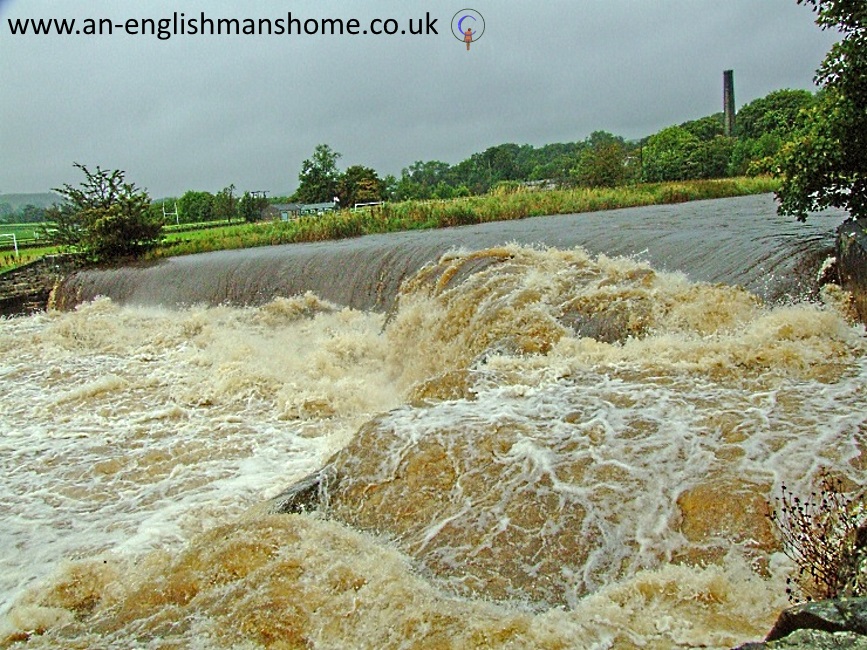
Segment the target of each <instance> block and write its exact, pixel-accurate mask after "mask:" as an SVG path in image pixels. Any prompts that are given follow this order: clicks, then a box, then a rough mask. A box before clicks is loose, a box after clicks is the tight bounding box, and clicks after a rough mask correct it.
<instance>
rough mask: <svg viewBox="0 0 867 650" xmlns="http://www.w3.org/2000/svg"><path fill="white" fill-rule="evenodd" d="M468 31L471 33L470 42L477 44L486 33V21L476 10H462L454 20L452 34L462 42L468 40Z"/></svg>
mask: <svg viewBox="0 0 867 650" xmlns="http://www.w3.org/2000/svg"><path fill="white" fill-rule="evenodd" d="M467 30H469V31H470V41H471V42H475V41H477V40H479V39H480V38H481V37H482V34H484V33H485V19H484V18H482V14H480V13H479V12H478V11H476V10H475V9H461V10H460V11H459V12H458V13H456V14H455V15H454V17H453V18H452V34H453V35H454V37H455V38H456V39H458V40H459V41H461V42H465V41H466V40H467Z"/></svg>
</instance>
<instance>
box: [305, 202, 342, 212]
mask: <svg viewBox="0 0 867 650" xmlns="http://www.w3.org/2000/svg"><path fill="white" fill-rule="evenodd" d="M336 208H337V203H335V202H334V201H326V202H325V203H303V204H301V214H302V215H305V214H307V215H310V214H325V213H326V212H331V211H332V210H335V209H336Z"/></svg>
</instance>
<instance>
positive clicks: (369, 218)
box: [0, 177, 777, 316]
mask: <svg viewBox="0 0 867 650" xmlns="http://www.w3.org/2000/svg"><path fill="white" fill-rule="evenodd" d="M776 187H777V181H776V180H775V179H772V178H768V177H758V178H728V179H719V180H706V181H683V182H675V183H653V184H644V185H632V186H628V187H618V188H597V189H588V188H576V189H568V190H535V189H526V188H523V187H516V188H501V189H500V190H499V191H497V192H494V193H492V194H488V195H484V196H474V197H466V198H461V199H451V200H446V201H405V202H401V203H385V204H382V205H380V206H375V207H374V208H370V209H365V210H359V211H356V212H353V211H350V210H341V211H339V212H334V213H327V214H324V215H320V216H314V217H304V218H301V219H296V220H292V221H287V222H283V221H269V222H259V223H253V224H239V225H233V226H224V227H219V228H212V229H206V230H197V231H192V232H183V233H177V234H174V235H169V236H168V237H167V238H166V239H164V240H163V243H162V244H161V245H160V246H159V247H158V248H157V249H155V250H153V251H150V252H149V253H148V254H147V255H146V259H150V260H154V259H161V258H168V257H177V256H184V255H192V254H196V253H206V252H213V251H221V250H235V249H242V248H255V247H261V246H271V245H278V244H291V243H302V242H318V241H327V240H337V239H346V238H349V237H359V236H362V235H370V234H382V233H392V232H400V231H412V230H431V229H438V228H447V227H451V226H462V225H470V224H479V223H489V222H496V221H514V220H519V219H524V218H528V217H536V216H545V215H558V214H575V213H587V212H599V211H605V210H614V209H619V208H631V207H641V206H650V205H662V204H671V203H685V202H688V201H698V200H707V199H721V198H730V197H736V196H748V195H754V194H766V193H770V192H772V191H774V189H776ZM44 250H45V251H46V252H51V250H52V249H44ZM41 259H48V260H53V259H56V257H55V256H53V255H46V256H45V257H43V258H41ZM41 259H36V260H34V261H31V262H29V263H28V264H25V265H20V266H18V267H16V268H13V269H9V270H5V271H2V272H0V315H3V316H14V315H22V314H28V313H32V312H33V311H39V310H40V309H44V308H45V305H46V303H47V300H48V296H49V294H50V292H51V289H52V288H53V286H54V284H55V283H56V282H58V281H59V279H60V278H61V277H62V275H63V271H62V270H58V269H56V268H54V267H53V263H50V264H47V265H46V264H43V263H42V261H41Z"/></svg>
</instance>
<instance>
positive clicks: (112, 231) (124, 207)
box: [45, 163, 163, 261]
mask: <svg viewBox="0 0 867 650" xmlns="http://www.w3.org/2000/svg"><path fill="white" fill-rule="evenodd" d="M74 166H75V167H76V168H78V169H80V170H81V171H82V172H83V173H84V176H85V181H84V182H83V183H81V184H79V185H78V187H74V186H72V185H69V184H64V185H63V187H61V188H54V191H55V192H57V193H58V194H60V196H61V197H62V198H63V199H64V202H63V203H62V204H60V205H55V206H52V207H50V208H48V209H47V211H46V219H47V220H48V221H50V222H53V225H52V227H51V228H50V229H46V231H45V235H46V236H47V237H48V238H50V239H51V240H52V241H53V242H54V243H55V244H57V245H60V246H62V247H65V248H67V249H69V250H73V251H77V252H81V253H83V254H84V255H85V256H86V257H87V258H88V259H90V260H92V261H108V260H113V259H117V258H120V257H128V256H136V255H139V254H140V253H142V252H143V251H145V250H147V249H149V248H152V247H153V246H155V245H156V244H157V243H158V242H159V239H160V233H161V231H162V227H163V224H162V221H161V220H157V219H154V218H153V216H152V214H151V212H150V210H149V208H150V204H151V201H150V197H149V196H148V194H147V192H145V191H143V190H140V189H139V188H137V187H136V186H135V185H133V184H131V183H126V182H125V180H124V178H125V176H126V173H125V172H123V171H121V170H114V171H108V170H105V169H102V168H101V167H97V168H96V171H93V172H92V171H90V170H89V169H88V168H87V167H85V166H84V165H82V164H79V163H74Z"/></svg>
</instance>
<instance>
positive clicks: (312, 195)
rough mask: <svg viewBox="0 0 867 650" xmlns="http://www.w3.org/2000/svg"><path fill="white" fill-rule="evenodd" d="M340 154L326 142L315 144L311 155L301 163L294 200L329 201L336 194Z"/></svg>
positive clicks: (306, 201) (302, 201)
mask: <svg viewBox="0 0 867 650" xmlns="http://www.w3.org/2000/svg"><path fill="white" fill-rule="evenodd" d="M338 158H340V154H339V153H337V152H336V151H334V150H333V149H331V147H329V146H328V145H327V144H319V145H316V149H314V151H313V156H312V157H311V158H308V159H306V160H305V161H304V162H302V163H301V173H300V174H298V180H299V181H301V184H300V185H299V186H298V189H297V190H296V192H295V200H296V201H300V202H301V203H323V202H325V201H331V200H332V199H333V198H334V197H335V196H336V194H337V182H338V181H339V180H340V172H339V171H338V170H337V160H338Z"/></svg>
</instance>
